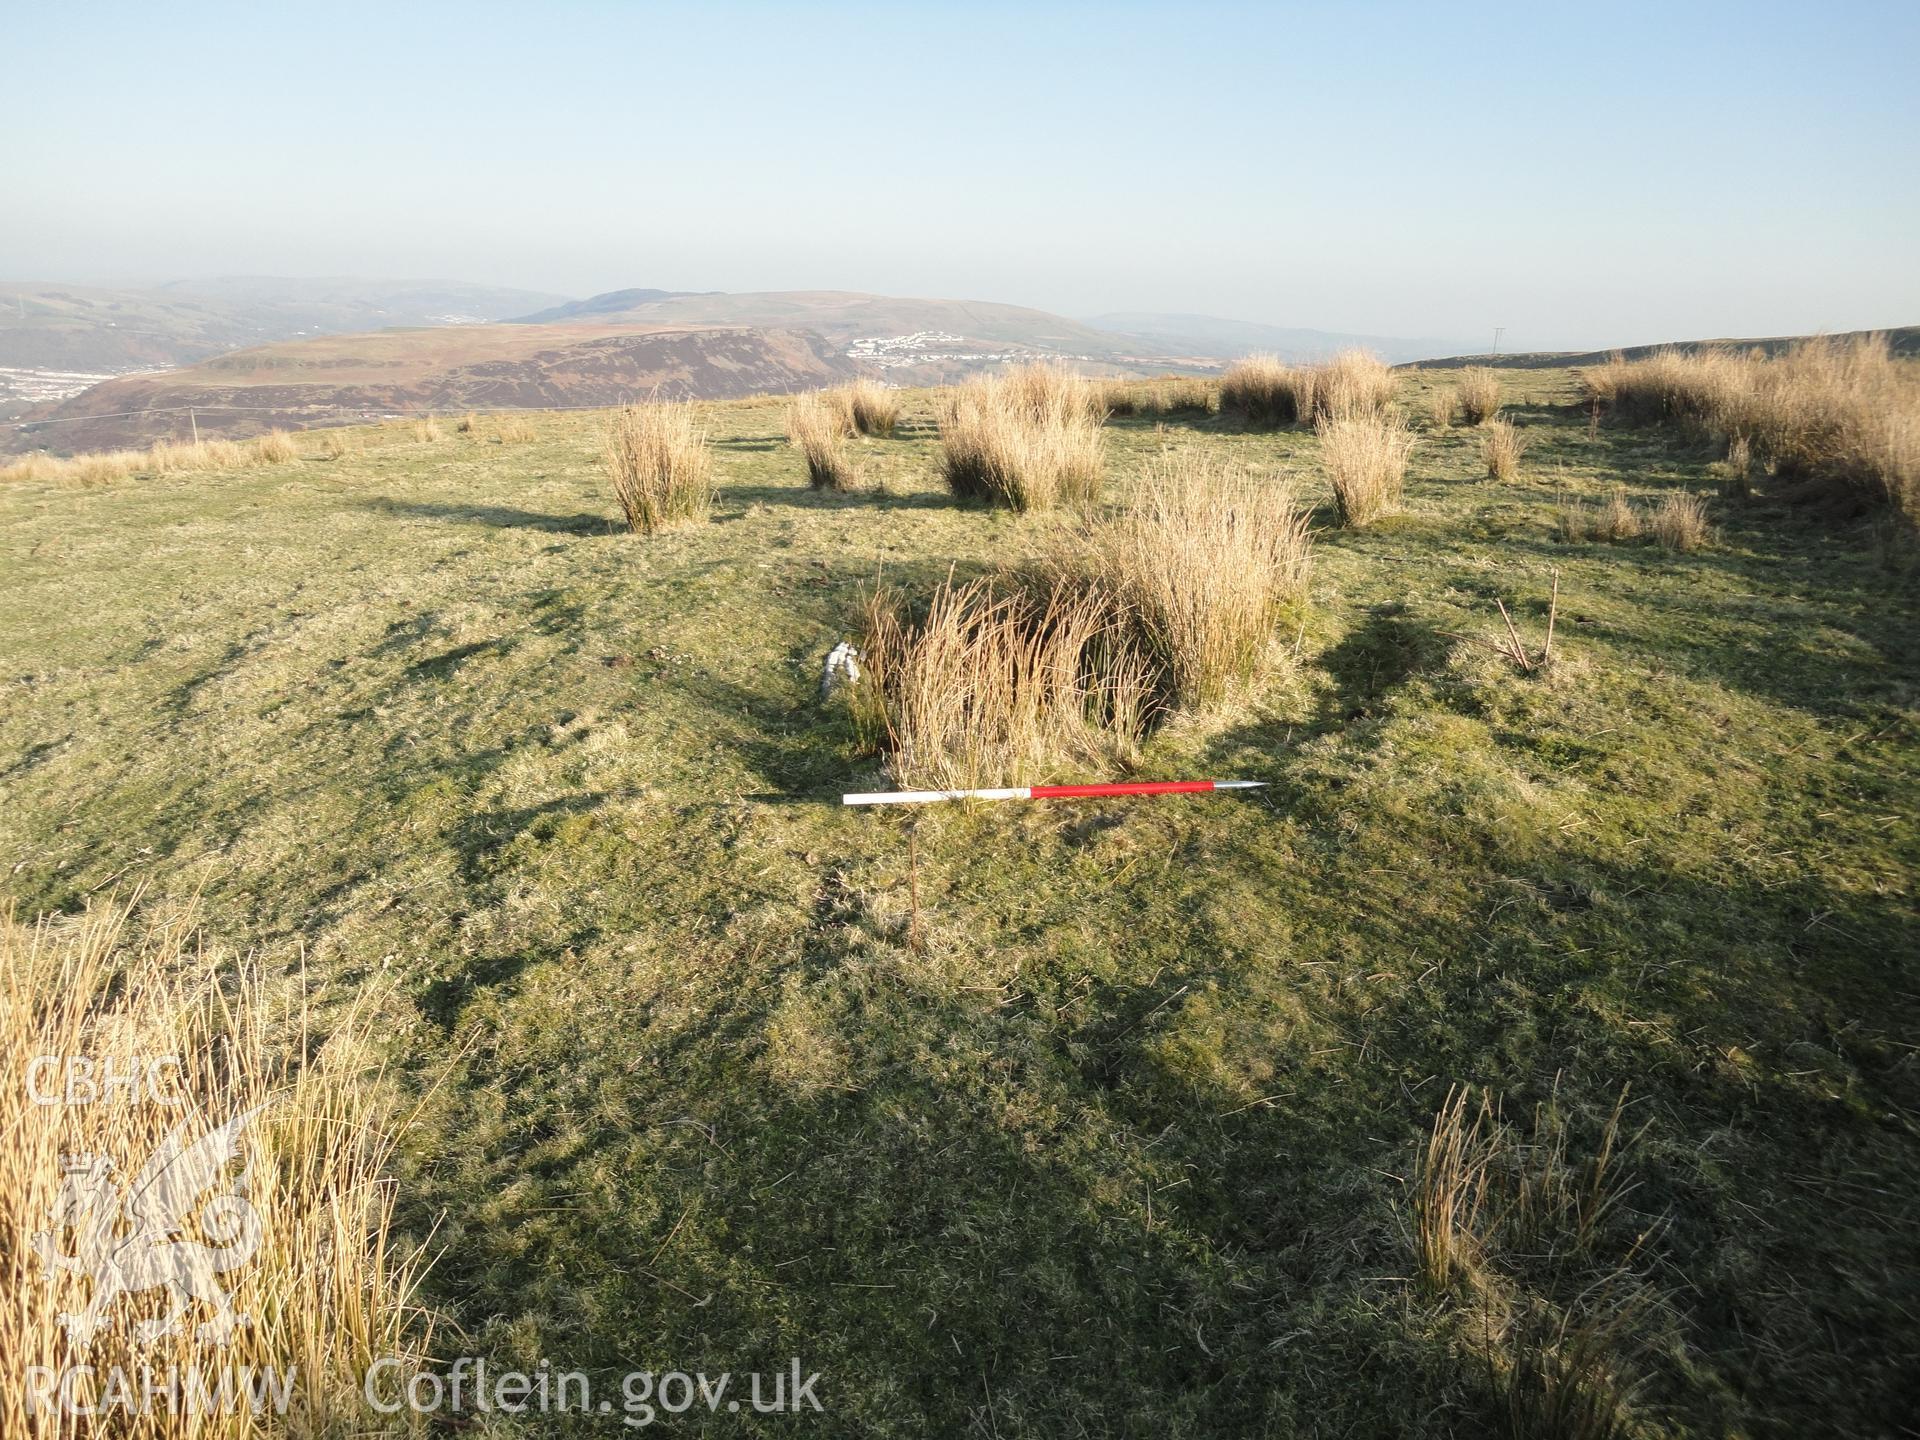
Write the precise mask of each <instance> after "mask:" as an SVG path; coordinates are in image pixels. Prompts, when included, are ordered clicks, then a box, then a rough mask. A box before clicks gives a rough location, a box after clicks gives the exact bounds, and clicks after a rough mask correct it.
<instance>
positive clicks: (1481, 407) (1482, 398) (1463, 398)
mask: <svg viewBox="0 0 1920 1440" xmlns="http://www.w3.org/2000/svg"><path fill="white" fill-rule="evenodd" d="M1455 394H1456V395H1457V396H1458V397H1459V400H1460V418H1461V419H1463V420H1465V421H1466V422H1467V424H1469V425H1484V424H1486V422H1487V421H1489V420H1491V419H1493V418H1494V416H1496V415H1498V414H1499V413H1500V374H1499V372H1498V371H1496V370H1491V369H1489V368H1488V367H1486V366H1485V365H1470V366H1468V367H1467V368H1466V369H1465V370H1463V371H1461V372H1460V383H1459V384H1458V385H1457V386H1456V387H1455Z"/></svg>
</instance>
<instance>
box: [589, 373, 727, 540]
mask: <svg viewBox="0 0 1920 1440" xmlns="http://www.w3.org/2000/svg"><path fill="white" fill-rule="evenodd" d="M606 466H607V477H608V479H609V480H610V481H611V483H612V485H613V494H614V498H615V499H616V500H617V501H618V502H619V504H620V510H621V513H622V514H623V515H625V517H626V521H627V528H628V529H629V530H631V531H632V532H633V533H634V534H636V535H652V534H655V533H656V532H658V531H661V530H668V529H672V528H673V527H675V526H679V525H688V524H692V523H694V522H696V521H699V520H704V519H705V518H706V517H707V512H708V510H709V509H711V508H712V505H713V493H714V489H713V456H712V453H711V451H709V449H708V448H707V437H706V433H705V432H704V431H703V430H702V429H701V428H700V424H699V422H698V421H697V420H696V419H695V417H694V413H693V407H692V406H691V405H689V404H687V403H686V402H684V401H678V402H654V403H650V404H646V405H628V406H626V407H624V408H623V409H621V410H620V411H619V413H618V414H616V415H615V416H614V417H613V421H612V423H611V424H610V425H609V426H608V430H607V445H606Z"/></svg>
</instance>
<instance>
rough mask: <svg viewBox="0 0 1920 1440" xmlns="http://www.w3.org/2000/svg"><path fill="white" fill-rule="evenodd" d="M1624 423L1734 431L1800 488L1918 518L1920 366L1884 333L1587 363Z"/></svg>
mask: <svg viewBox="0 0 1920 1440" xmlns="http://www.w3.org/2000/svg"><path fill="white" fill-rule="evenodd" d="M1582 380H1583V382H1584V384H1585V386H1586V391H1587V394H1588V396H1589V397H1590V399H1591V400H1592V401H1593V402H1594V403H1595V404H1596V405H1598V406H1601V407H1603V408H1604V409H1605V410H1606V411H1607V412H1608V413H1609V414H1611V415H1614V416H1616V417H1617V418H1619V419H1621V420H1624V421H1626V422H1628V423H1638V424H1652V423H1663V424H1670V425H1674V426H1677V427H1679V428H1681V429H1683V430H1685V431H1687V432H1689V433H1692V434H1695V435H1699V436H1702V437H1740V438H1743V439H1745V440H1746V442H1747V445H1748V459H1749V463H1750V464H1752V463H1759V464H1764V465H1765V466H1767V467H1768V468H1769V470H1770V471H1771V472H1772V474H1773V475H1774V477H1775V478H1776V479H1778V480H1782V481H1786V482H1790V483H1793V484H1795V485H1796V486H1797V487H1798V492H1799V493H1801V494H1803V495H1827V496H1833V497H1840V498H1851V499H1853V500H1854V501H1856V502H1862V501H1864V502H1870V503H1891V504H1893V505H1894V506H1896V507H1898V508H1899V509H1900V510H1901V512H1902V513H1904V514H1905V515H1906V516H1907V517H1908V518H1909V519H1912V520H1916V521H1920V373H1916V369H1915V367H1914V366H1912V365H1911V364H1906V363H1903V362H1901V361H1900V360H1897V359H1896V358H1895V357H1894V355H1893V351H1892V348H1891V346H1890V344H1889V343H1888V341H1887V338H1886V337H1885V336H1884V335H1874V336H1866V337H1857V338H1854V339H1849V340H1831V339H1814V340H1805V341H1801V342H1799V343H1798V344H1795V345H1793V346H1792V347H1790V348H1789V349H1788V350H1787V351H1786V352H1785V353H1784V354H1781V355H1778V356H1773V357H1769V356H1767V355H1765V354H1764V353H1760V352H1758V351H1752V350H1749V351H1736V350H1732V349H1710V350H1703V351H1697V352H1692V353H1689V352H1685V351H1680V350H1663V351H1659V352H1657V353H1655V354H1653V355H1651V356H1649V357H1647V358H1646V359H1643V360H1633V361H1627V360H1623V359H1621V358H1619V357H1618V356H1615V358H1614V359H1613V360H1612V361H1610V362H1609V363H1607V364H1604V365H1597V366H1591V367H1589V368H1588V369H1587V370H1585V371H1584V372H1583V373H1582Z"/></svg>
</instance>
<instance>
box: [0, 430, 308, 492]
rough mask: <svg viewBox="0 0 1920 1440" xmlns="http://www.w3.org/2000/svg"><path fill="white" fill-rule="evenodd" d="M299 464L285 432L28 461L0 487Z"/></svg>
mask: <svg viewBox="0 0 1920 1440" xmlns="http://www.w3.org/2000/svg"><path fill="white" fill-rule="evenodd" d="M299 458H300V451H299V449H298V448H297V447H296V446H295V445H294V443H293V437H292V436H290V435H288V434H287V432H286V431H284V430H273V431H269V432H268V433H267V434H265V435H262V436H259V437H258V438H257V439H254V440H250V441H236V440H201V441H196V442H186V443H178V442H175V441H172V440H156V441H155V442H154V443H153V445H152V446H151V447H149V448H148V449H145V450H108V451H100V452H94V453H89V454H84V455H75V456H72V457H70V458H62V457H60V456H57V455H26V456H22V457H21V458H20V459H18V460H14V461H11V462H9V463H8V464H6V465H4V466H0V483H4V482H8V481H41V482H54V483H64V484H72V485H101V484H107V483H109V482H111V481H115V480H127V479H131V478H133V477H135V476H139V475H171V474H178V473H184V472H191V471H206V470H240V469H245V468H247V467H249V466H253V465H284V464H286V463H288V462H289V461H293V460H298V459H299Z"/></svg>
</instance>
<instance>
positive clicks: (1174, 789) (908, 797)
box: [840, 780, 1267, 805]
mask: <svg viewBox="0 0 1920 1440" xmlns="http://www.w3.org/2000/svg"><path fill="white" fill-rule="evenodd" d="M1266 783H1267V782H1266V781H1264V780H1135V781H1125V782H1122V783H1120V784H1115V785H1013V786H1008V787H1006V788H1003V789H998V790H875V791H872V792H870V793H868V794H865V795H842V796H841V797H840V803H841V804H842V805H928V804H931V803H932V802H934V801H936V800H1079V799H1084V798H1086V797H1088V796H1093V795H1204V794H1206V793H1207V792H1208V791H1210V790H1258V789H1259V788H1260V787H1261V786H1263V785H1265V784H1266Z"/></svg>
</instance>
